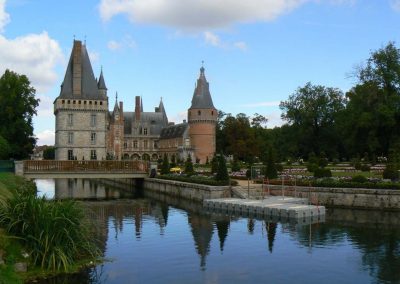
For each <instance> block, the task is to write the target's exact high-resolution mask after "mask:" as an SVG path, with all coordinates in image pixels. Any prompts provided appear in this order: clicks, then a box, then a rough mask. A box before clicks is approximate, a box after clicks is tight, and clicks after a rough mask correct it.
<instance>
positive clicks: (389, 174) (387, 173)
mask: <svg viewBox="0 0 400 284" xmlns="http://www.w3.org/2000/svg"><path fill="white" fill-rule="evenodd" d="M383 178H384V179H390V180H396V179H398V178H399V171H398V170H397V169H396V167H395V166H394V165H387V166H386V169H385V170H384V171H383Z"/></svg>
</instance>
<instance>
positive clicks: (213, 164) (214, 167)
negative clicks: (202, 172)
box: [211, 154, 218, 174]
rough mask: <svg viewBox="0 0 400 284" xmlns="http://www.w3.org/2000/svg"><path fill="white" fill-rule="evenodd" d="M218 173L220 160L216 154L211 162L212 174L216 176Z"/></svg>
mask: <svg viewBox="0 0 400 284" xmlns="http://www.w3.org/2000/svg"><path fill="white" fill-rule="evenodd" d="M217 172H218V159H217V156H216V155H215V154H214V157H213V158H212V160H211V173H212V174H216V173H217Z"/></svg>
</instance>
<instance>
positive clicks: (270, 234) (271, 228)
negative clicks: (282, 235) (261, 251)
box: [265, 222, 278, 253]
mask: <svg viewBox="0 0 400 284" xmlns="http://www.w3.org/2000/svg"><path fill="white" fill-rule="evenodd" d="M277 227H278V224H277V223H269V222H265V229H266V230H267V239H268V250H269V252H270V253H272V249H273V247H274V241H275V235H276V228H277Z"/></svg>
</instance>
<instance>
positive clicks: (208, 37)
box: [204, 32, 221, 46]
mask: <svg viewBox="0 0 400 284" xmlns="http://www.w3.org/2000/svg"><path fill="white" fill-rule="evenodd" d="M204 41H205V42H206V43H207V44H211V45H213V46H221V40H220V38H219V37H218V36H217V35H216V34H214V33H212V32H204Z"/></svg>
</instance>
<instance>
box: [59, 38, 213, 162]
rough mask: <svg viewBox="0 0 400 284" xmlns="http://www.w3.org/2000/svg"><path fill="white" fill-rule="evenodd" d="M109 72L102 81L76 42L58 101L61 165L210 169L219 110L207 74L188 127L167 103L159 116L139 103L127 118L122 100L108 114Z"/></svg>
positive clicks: (138, 99) (199, 86)
mask: <svg viewBox="0 0 400 284" xmlns="http://www.w3.org/2000/svg"><path fill="white" fill-rule="evenodd" d="M108 107H109V103H108V96H107V87H106V84H105V80H104V76H103V72H102V71H101V73H100V77H99V79H98V80H96V79H95V77H94V75H93V70H92V66H91V63H90V60H89V56H88V53H87V50H86V47H85V45H83V44H82V42H80V41H74V46H73V49H72V53H71V57H70V60H69V64H68V67H67V70H66V74H65V78H64V81H63V83H62V85H61V91H60V95H59V96H58V97H57V98H56V100H55V101H54V114H55V116H56V126H55V129H56V141H55V147H56V159H57V160H68V159H70V160H71V159H75V160H91V159H92V160H93V159H97V160H103V159H115V160H120V159H132V160H153V161H156V160H158V159H160V158H162V156H163V155H164V154H167V155H168V157H169V158H170V159H173V157H174V158H175V159H176V160H185V159H186V158H187V157H188V156H189V155H190V156H191V158H192V160H193V161H198V162H200V163H205V162H206V160H207V158H208V159H211V157H212V156H213V155H214V153H215V125H216V121H217V116H218V113H217V110H216V109H215V108H214V105H213V103H212V99H211V95H210V92H209V85H208V82H207V80H206V78H205V74H204V68H203V67H202V68H201V69H200V77H199V79H198V80H197V84H196V88H195V91H194V94H193V98H192V105H191V107H190V108H189V110H188V123H186V121H184V122H183V123H181V124H177V125H174V124H173V123H169V122H168V118H167V115H166V111H165V108H164V104H163V102H162V100H161V101H160V104H159V106H158V107H156V108H155V109H154V111H153V112H145V111H143V102H142V99H141V97H139V96H136V97H135V106H134V111H133V112H125V111H124V108H123V103H122V102H118V97H116V100H115V105H114V109H113V111H109V110H108Z"/></svg>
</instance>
